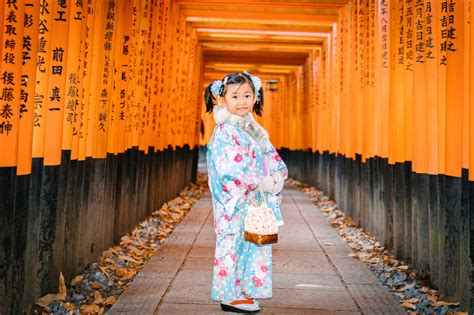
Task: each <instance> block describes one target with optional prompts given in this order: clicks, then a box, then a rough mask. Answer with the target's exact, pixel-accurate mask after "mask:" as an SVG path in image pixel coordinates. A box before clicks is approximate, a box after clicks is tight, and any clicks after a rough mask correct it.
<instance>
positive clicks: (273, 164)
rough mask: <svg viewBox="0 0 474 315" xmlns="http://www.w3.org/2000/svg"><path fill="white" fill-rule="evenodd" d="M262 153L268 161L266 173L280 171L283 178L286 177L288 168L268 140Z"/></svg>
mask: <svg viewBox="0 0 474 315" xmlns="http://www.w3.org/2000/svg"><path fill="white" fill-rule="evenodd" d="M263 154H264V155H265V156H266V161H267V163H268V166H267V167H268V174H269V175H272V174H273V173H275V172H280V174H281V176H282V177H283V179H287V178H288V168H287V167H286V164H285V162H283V160H282V158H281V157H280V154H278V151H277V150H276V149H275V147H274V146H273V144H272V143H271V142H270V141H268V142H267V143H266V144H265V146H264V149H263Z"/></svg>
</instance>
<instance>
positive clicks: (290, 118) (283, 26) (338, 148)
mask: <svg viewBox="0 0 474 315" xmlns="http://www.w3.org/2000/svg"><path fill="white" fill-rule="evenodd" d="M469 4H470V3H469V1H468V0H466V1H463V0H446V1H442V0H437V1H436V0H403V1H402V0H399V1H394V0H386V1H383V0H379V1H376V0H374V1H368V0H358V1H344V0H334V1H329V0H293V1H290V0H255V1H250V0H237V1H222V0H172V1H170V0H83V1H78V0H76V1H67V0H66V1H64V0H57V1H56V0H55V1H52V0H41V1H36V0H23V1H21V0H18V1H16V0H2V1H1V2H0V12H1V18H0V29H1V32H0V42H1V46H0V52H1V63H0V88H1V94H0V219H1V221H0V313H3V314H8V313H14V314H18V313H20V312H23V311H28V310H31V307H32V305H33V303H34V301H35V300H36V298H38V297H39V296H42V295H44V294H46V293H51V292H57V283H58V276H59V273H60V271H61V272H62V273H63V274H64V275H65V278H66V282H69V281H70V279H71V278H72V277H73V276H74V275H75V274H77V273H79V272H81V270H83V269H84V267H85V266H86V265H87V264H88V263H91V262H93V261H95V260H96V259H97V257H98V255H100V254H101V252H102V251H103V250H105V249H106V248H108V247H110V246H112V245H113V244H115V243H116V242H117V241H118V240H119V239H120V237H121V236H122V235H124V234H126V233H127V232H129V231H131V229H132V228H133V227H134V226H135V225H136V224H137V223H139V222H141V221H142V220H143V219H144V218H145V217H146V216H147V215H149V214H150V213H151V212H153V211H154V210H155V209H159V207H161V205H162V204H163V203H164V202H165V201H167V200H169V199H171V198H172V197H173V196H175V195H176V194H177V193H178V192H179V190H180V189H181V188H183V187H184V186H186V185H187V184H188V183H189V182H191V181H193V180H195V177H196V172H197V171H196V169H197V167H196V165H197V158H198V151H199V148H200V146H204V145H205V144H206V143H207V141H208V139H209V137H210V134H211V133H212V130H213V126H214V125H213V118H212V116H209V115H208V114H204V110H203V90H204V87H205V86H207V84H209V83H210V82H212V81H213V80H216V79H221V78H222V77H223V76H224V75H225V74H226V73H229V72H232V71H243V70H247V71H249V72H250V73H252V74H255V75H258V76H260V77H261V78H262V80H263V82H264V91H265V92H264V95H265V105H264V111H263V116H262V117H261V118H259V121H260V122H261V123H262V124H263V126H264V127H265V128H266V129H267V130H268V131H269V134H270V138H271V141H272V142H273V143H274V144H275V146H276V147H277V149H279V150H280V152H281V155H282V157H283V159H284V161H285V162H286V163H287V164H288V167H289V170H290V176H291V177H293V178H295V179H297V180H300V181H302V182H305V183H309V184H311V185H314V186H316V187H318V188H320V189H322V190H323V191H324V192H325V193H326V194H327V195H329V196H330V197H331V198H334V199H335V200H336V202H337V203H338V205H339V207H340V209H341V210H342V211H344V212H345V213H347V214H348V215H350V216H352V217H353V218H354V220H355V221H356V222H357V223H358V224H360V225H361V226H362V227H363V228H364V229H365V230H366V231H368V232H370V233H372V234H373V235H374V236H375V237H376V238H377V239H378V240H379V241H380V242H381V243H383V244H385V245H386V246H387V248H388V250H389V251H390V253H391V254H393V255H395V256H396V257H398V258H399V259H402V260H403V261H405V262H407V263H408V264H409V265H410V266H411V267H412V268H413V270H414V271H416V273H417V274H418V275H419V276H420V277H429V279H430V281H431V283H432V284H433V286H434V287H436V288H438V289H439V290H440V292H441V294H442V295H443V296H444V297H445V298H447V299H454V300H459V301H460V302H461V305H462V308H463V309H465V310H471V311H473V310H474V302H473V301H474V296H473V294H472V292H473V290H474V289H473V288H474V286H473V285H474V273H471V272H470V270H471V266H472V264H473V262H472V259H473V258H474V243H473V242H472V241H471V240H473V239H474V237H473V236H474V212H473V211H472V209H473V206H472V202H473V201H474V198H473V187H474V186H473V184H472V183H473V179H474V171H473V170H472V165H474V127H473V128H471V125H472V126H474V95H473V93H474V92H472V91H474V65H473V63H471V62H470V58H474V32H472V31H471V29H472V27H471V24H470V20H471V19H472V17H473V12H472V11H469ZM202 129H203V131H202Z"/></svg>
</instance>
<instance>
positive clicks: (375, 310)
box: [109, 187, 405, 314]
mask: <svg viewBox="0 0 474 315" xmlns="http://www.w3.org/2000/svg"><path fill="white" fill-rule="evenodd" d="M282 210H283V216H284V220H285V225H283V226H282V227H281V228H280V233H279V240H280V241H279V243H278V244H276V245H274V247H273V298H272V299H270V300H259V302H260V305H261V307H262V311H261V312H260V314H328V313H330V314H405V311H404V310H403V309H402V308H401V307H400V306H399V304H398V302H397V301H396V300H395V298H394V297H393V296H392V295H391V294H390V293H389V292H388V291H387V289H386V288H385V287H384V286H383V285H382V284H380V282H379V281H378V279H377V277H376V276H375V274H374V273H373V272H372V271H370V269H369V267H368V266H367V265H366V264H364V263H363V262H361V261H359V260H357V259H355V258H352V257H349V256H348V254H349V253H350V252H351V249H350V247H349V246H348V245H347V244H346V242H345V241H344V239H343V238H341V237H340V236H339V234H337V232H336V231H335V230H334V229H333V228H332V227H331V226H330V225H329V223H328V222H327V220H326V218H325V217H324V216H323V215H322V214H321V212H320V211H319V210H318V209H316V207H315V206H314V205H313V204H312V202H311V200H310V199H309V198H308V197H306V196H305V195H304V194H303V193H302V192H300V191H298V190H296V189H294V188H291V187H287V188H285V190H284V192H283V207H282ZM214 242H215V235H214V231H213V228H212V209H211V197H210V194H209V192H207V193H206V194H204V196H203V197H202V198H201V200H199V201H198V202H197V203H196V204H195V205H194V206H193V209H192V210H191V211H190V212H189V213H188V215H187V216H186V218H185V219H184V220H183V221H182V222H181V223H180V225H179V226H178V227H176V229H175V231H174V232H173V233H172V234H171V235H170V237H169V238H168V240H167V241H166V243H165V244H164V245H163V246H162V247H161V248H160V249H159V250H158V251H157V252H156V254H155V255H154V256H153V257H152V258H151V259H150V260H149V261H148V263H147V264H146V265H145V267H144V268H143V269H142V270H141V271H140V273H139V274H138V275H137V276H136V278H135V279H134V280H133V282H132V283H130V285H129V286H128V287H127V289H126V290H125V292H124V293H123V294H122V295H121V296H120V298H119V299H118V301H117V302H116V303H115V304H114V306H113V307H112V308H111V310H110V311H109V313H110V314H122V313H128V314H224V312H222V311H221V310H220V306H219V304H218V303H215V302H213V301H212V300H211V299H210V289H211V273H212V266H213V257H214Z"/></svg>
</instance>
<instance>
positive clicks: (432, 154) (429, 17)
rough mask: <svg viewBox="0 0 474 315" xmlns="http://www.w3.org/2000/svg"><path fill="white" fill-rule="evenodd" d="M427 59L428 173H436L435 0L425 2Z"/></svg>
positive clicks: (436, 69)
mask: <svg viewBox="0 0 474 315" xmlns="http://www.w3.org/2000/svg"><path fill="white" fill-rule="evenodd" d="M425 6H426V9H425V23H426V24H425V25H426V31H425V36H426V38H425V43H426V45H425V59H426V73H427V75H426V76H425V80H426V92H427V93H426V114H427V117H426V118H427V133H428V134H427V136H428V147H427V155H428V158H427V164H428V165H427V172H428V174H433V175H436V174H438V171H439V165H438V163H439V162H438V161H439V157H438V150H439V149H438V141H439V139H438V134H439V131H438V130H439V122H438V102H439V96H438V93H439V89H438V75H433V74H434V73H437V71H438V47H437V45H436V43H437V42H438V41H437V36H436V34H438V33H439V30H438V23H437V21H438V20H439V15H438V10H436V6H435V2H434V1H432V0H426V2H425ZM443 102H444V100H443Z"/></svg>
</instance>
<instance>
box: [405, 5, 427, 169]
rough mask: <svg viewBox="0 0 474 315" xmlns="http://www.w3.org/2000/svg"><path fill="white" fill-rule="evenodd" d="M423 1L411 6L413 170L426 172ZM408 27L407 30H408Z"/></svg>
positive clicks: (424, 28)
mask: <svg viewBox="0 0 474 315" xmlns="http://www.w3.org/2000/svg"><path fill="white" fill-rule="evenodd" d="M424 11H425V8H424V3H423V1H415V3H414V6H413V16H412V21H413V25H412V29H411V31H412V32H413V39H412V42H413V44H412V46H413V49H412V51H413V83H414V88H413V109H412V111H413V129H412V130H413V137H412V139H413V140H412V141H413V171H415V172H417V173H423V174H426V173H427V171H428V164H427V162H428V151H427V145H428V134H427V132H428V129H427V106H426V93H427V91H426V75H425V73H426V49H425V43H426V38H425V37H426V34H425V33H426V27H425V25H424V24H425V21H424V20H425V12H424ZM409 30H410V29H408V30H407V31H409Z"/></svg>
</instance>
